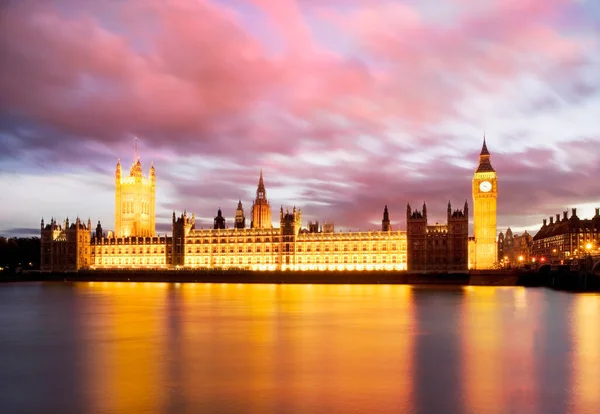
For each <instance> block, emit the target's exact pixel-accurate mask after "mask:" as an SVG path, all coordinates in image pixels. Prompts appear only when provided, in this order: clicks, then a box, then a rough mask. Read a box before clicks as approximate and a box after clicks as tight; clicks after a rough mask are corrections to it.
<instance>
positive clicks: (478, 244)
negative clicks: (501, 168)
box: [472, 137, 498, 269]
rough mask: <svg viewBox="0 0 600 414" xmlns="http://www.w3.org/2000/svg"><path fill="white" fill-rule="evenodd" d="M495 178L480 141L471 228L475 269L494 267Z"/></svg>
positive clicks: (488, 157) (487, 153) (496, 192)
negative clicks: (473, 238) (473, 237)
mask: <svg viewBox="0 0 600 414" xmlns="http://www.w3.org/2000/svg"><path fill="white" fill-rule="evenodd" d="M497 198H498V178H497V175H496V171H495V170H494V168H493V167H492V164H491V162H490V153H489V151H488V149H487V146H486V144H485V137H484V138H483V147H482V148H481V153H480V154H479V165H478V167H477V170H476V171H475V174H474V176H473V229H474V233H475V241H474V243H475V245H474V250H475V257H474V260H472V263H473V267H474V268H475V269H491V268H493V267H494V266H495V265H496V262H497V258H496V253H497V247H496V200H497Z"/></svg>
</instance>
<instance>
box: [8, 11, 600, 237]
mask: <svg viewBox="0 0 600 414" xmlns="http://www.w3.org/2000/svg"><path fill="white" fill-rule="evenodd" d="M442 3H443V6H442V5H440V4H442ZM0 36H1V42H0V188H1V192H0V203H1V205H2V208H1V210H0V234H1V235H5V236H12V235H39V223H40V219H41V218H42V217H44V218H45V219H46V220H49V219H50V217H52V216H54V217H55V218H58V219H59V220H60V221H62V220H63V218H65V217H66V216H68V217H69V218H70V219H74V218H75V217H76V216H77V215H79V216H80V217H81V218H83V219H85V220H86V221H87V219H88V217H90V218H91V219H92V222H93V223H94V225H95V223H96V221H97V220H101V221H102V223H103V227H104V228H105V229H106V230H109V229H113V228H114V202H115V197H114V170H115V165H116V162H117V159H118V158H120V159H121V162H122V164H123V165H124V167H125V169H126V170H128V167H129V166H130V165H131V163H133V159H134V156H133V137H134V136H137V137H138V143H139V144H138V146H139V155H140V157H141V162H142V165H143V169H144V174H146V175H147V174H148V169H149V168H150V162H151V161H153V162H154V165H155V168H156V174H157V183H158V189H157V206H156V211H157V222H158V228H157V231H158V232H159V233H160V234H164V233H170V228H171V227H170V217H171V214H172V211H173V210H176V211H177V212H178V213H180V212H182V211H183V210H184V209H186V210H187V211H188V213H192V212H193V213H195V214H196V217H197V227H201V226H203V227H204V228H207V227H208V226H210V225H212V219H213V217H214V216H215V215H216V212H217V209H218V208H219V207H221V208H222V210H223V214H224V215H225V216H226V218H227V224H228V225H229V226H232V224H233V216H234V214H235V208H236V206H237V201H238V199H241V200H242V202H243V204H244V208H245V212H246V217H249V216H250V214H251V205H252V199H253V198H254V197H255V191H256V186H257V183H258V177H259V172H260V170H261V169H262V170H263V173H264V180H265V185H266V189H267V197H268V199H269V200H270V202H271V206H272V210H273V218H274V224H275V225H276V226H278V225H279V223H278V217H279V215H278V210H279V207H280V206H281V205H283V206H284V208H286V207H289V208H292V207H293V206H294V205H296V206H297V207H299V208H301V209H302V211H303V215H304V216H303V218H304V225H306V223H307V222H308V221H309V220H315V219H317V220H319V221H321V222H322V221H334V222H335V225H336V229H351V230H359V229H361V230H367V229H377V228H380V226H381V218H382V212H383V207H384V205H386V204H387V205H388V208H389V211H390V218H391V220H392V226H393V227H394V228H400V229H405V214H406V213H405V212H406V203H407V202H410V203H411V204H412V205H413V206H420V205H422V203H423V201H426V202H427V206H428V212H429V216H430V221H431V222H432V224H433V222H435V221H439V222H445V212H446V205H447V203H448V200H451V201H452V203H453V205H454V206H455V207H457V208H458V207H462V205H463V203H464V201H465V199H467V200H468V201H469V206H470V208H471V221H472V199H471V179H472V177H473V172H474V170H475V168H476V166H477V162H478V154H479V151H480V150H481V145H482V138H483V134H484V131H485V134H486V137H487V146H488V149H489V151H490V153H491V162H492V165H493V166H494V168H495V169H496V171H497V173H498V188H499V197H498V230H499V231H500V230H502V231H504V230H505V229H506V228H507V227H508V226H510V227H511V228H512V229H513V231H515V232H517V233H519V232H522V231H523V230H524V229H525V228H526V229H529V231H530V232H532V233H535V231H537V229H538V228H539V227H540V225H541V222H542V219H543V218H545V217H548V216H550V215H555V214H556V213H560V212H562V211H564V210H567V209H568V210H569V215H570V214H571V213H570V211H571V208H573V207H577V208H578V210H577V211H578V215H579V216H580V217H582V218H589V217H591V216H592V215H593V213H594V207H600V2H598V1H592V0H587V1H586V0H485V1H484V0H481V1H476V0H448V1H444V2H441V1H439V0H426V1H423V0H409V1H402V2H400V1H392V0H389V1H386V0H372V1H368V0H363V1H360V0H322V1H321V0H220V1H219V0H213V1H209V0H111V1H108V0H107V1H98V0H39V1H33V0H31V1H30V0H12V1H11V0H8V1H7V0H5V1H2V5H0ZM247 223H249V220H247Z"/></svg>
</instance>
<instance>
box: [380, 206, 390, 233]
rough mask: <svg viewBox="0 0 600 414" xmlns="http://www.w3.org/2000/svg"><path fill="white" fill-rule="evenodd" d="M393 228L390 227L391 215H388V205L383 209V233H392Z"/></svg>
mask: <svg viewBox="0 0 600 414" xmlns="http://www.w3.org/2000/svg"><path fill="white" fill-rule="evenodd" d="M390 230H392V226H391V225H390V215H389V213H388V208H387V204H386V206H385V207H384V209H383V220H381V231H390Z"/></svg>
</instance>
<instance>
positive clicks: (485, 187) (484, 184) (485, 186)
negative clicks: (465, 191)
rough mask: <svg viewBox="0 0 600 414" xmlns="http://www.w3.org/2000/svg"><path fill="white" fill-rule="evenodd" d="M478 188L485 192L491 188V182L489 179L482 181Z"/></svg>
mask: <svg viewBox="0 0 600 414" xmlns="http://www.w3.org/2000/svg"><path fill="white" fill-rule="evenodd" d="M479 189H480V190H481V191H483V192H484V193H487V192H488V191H490V190H491V189H492V183H490V182H489V181H482V182H481V184H479Z"/></svg>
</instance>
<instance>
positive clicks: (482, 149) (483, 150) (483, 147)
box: [479, 132, 490, 157]
mask: <svg viewBox="0 0 600 414" xmlns="http://www.w3.org/2000/svg"><path fill="white" fill-rule="evenodd" d="M482 155H487V156H489V155H490V152H489V151H488V149H487V145H486V144H485V132H484V133H483V146H482V147H481V153H480V154H479V156H480V157H481V156H482Z"/></svg>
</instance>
